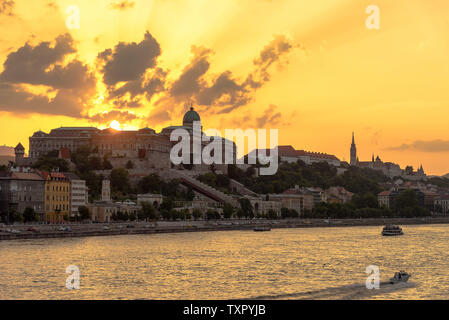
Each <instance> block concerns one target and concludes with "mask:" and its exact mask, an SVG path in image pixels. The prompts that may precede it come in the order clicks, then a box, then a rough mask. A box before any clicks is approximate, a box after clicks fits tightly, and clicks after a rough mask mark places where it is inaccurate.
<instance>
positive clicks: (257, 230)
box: [254, 227, 271, 232]
mask: <svg viewBox="0 0 449 320" xmlns="http://www.w3.org/2000/svg"><path fill="white" fill-rule="evenodd" d="M254 231H256V232H266V231H271V228H270V227H255V228H254Z"/></svg>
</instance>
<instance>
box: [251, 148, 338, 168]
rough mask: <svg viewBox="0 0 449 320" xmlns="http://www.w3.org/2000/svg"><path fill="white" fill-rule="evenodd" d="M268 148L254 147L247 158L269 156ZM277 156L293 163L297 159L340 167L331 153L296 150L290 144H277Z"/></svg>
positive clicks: (306, 162) (307, 162) (283, 160)
mask: <svg viewBox="0 0 449 320" xmlns="http://www.w3.org/2000/svg"><path fill="white" fill-rule="evenodd" d="M271 152H272V151H271V150H270V149H268V150H267V149H256V150H253V151H251V152H250V153H248V155H247V157H248V158H257V157H258V156H259V155H261V156H267V157H268V156H270V154H271ZM278 156H279V157H280V158H281V161H282V162H288V163H295V162H297V161H298V160H301V161H303V162H304V163H305V164H308V165H310V164H313V163H319V162H327V163H328V164H329V165H331V166H334V167H340V160H339V159H338V158H337V157H336V156H334V155H331V154H327V153H320V152H309V151H304V150H296V149H295V148H293V147H292V146H278Z"/></svg>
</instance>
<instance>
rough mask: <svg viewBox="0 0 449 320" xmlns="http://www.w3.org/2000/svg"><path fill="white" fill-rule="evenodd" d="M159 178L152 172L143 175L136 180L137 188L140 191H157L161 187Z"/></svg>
mask: <svg viewBox="0 0 449 320" xmlns="http://www.w3.org/2000/svg"><path fill="white" fill-rule="evenodd" d="M161 183H162V181H161V178H160V177H159V175H158V174H156V173H152V174H150V175H148V176H146V177H143V178H142V179H141V180H140V181H139V182H138V190H139V192H141V193H159V192H160V188H161Z"/></svg>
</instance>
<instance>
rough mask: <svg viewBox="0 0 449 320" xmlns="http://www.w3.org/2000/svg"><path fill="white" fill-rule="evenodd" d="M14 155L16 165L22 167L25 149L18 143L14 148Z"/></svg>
mask: <svg viewBox="0 0 449 320" xmlns="http://www.w3.org/2000/svg"><path fill="white" fill-rule="evenodd" d="M14 153H15V155H16V165H18V166H20V165H22V162H23V158H24V156H25V148H24V147H23V146H22V144H21V143H20V142H19V144H18V145H17V146H16V147H15V148H14Z"/></svg>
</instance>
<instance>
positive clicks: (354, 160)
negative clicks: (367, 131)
mask: <svg viewBox="0 0 449 320" xmlns="http://www.w3.org/2000/svg"><path fill="white" fill-rule="evenodd" d="M350 165H351V166H356V165H357V148H356V146H355V139H354V132H353V133H352V143H351V162H350Z"/></svg>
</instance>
